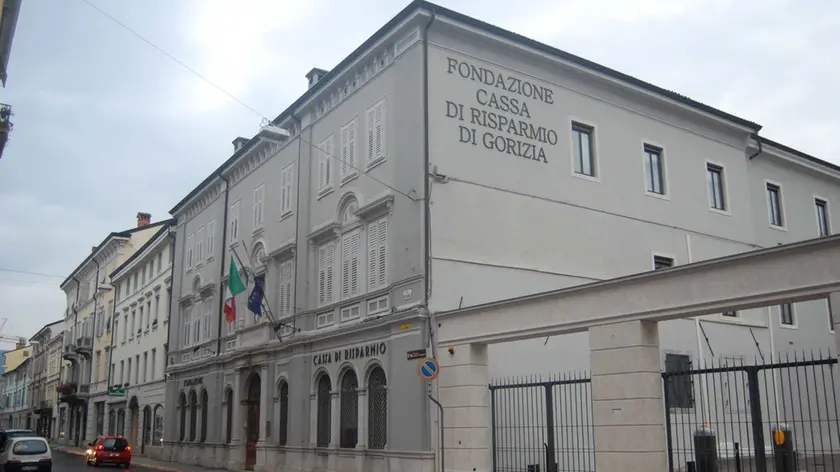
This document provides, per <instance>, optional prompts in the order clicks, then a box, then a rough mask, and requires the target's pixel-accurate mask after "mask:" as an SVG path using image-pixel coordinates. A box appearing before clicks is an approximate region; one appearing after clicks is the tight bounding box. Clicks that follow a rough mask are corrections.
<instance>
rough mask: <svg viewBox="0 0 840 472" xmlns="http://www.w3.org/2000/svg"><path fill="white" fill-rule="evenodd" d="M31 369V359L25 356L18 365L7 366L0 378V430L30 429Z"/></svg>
mask: <svg viewBox="0 0 840 472" xmlns="http://www.w3.org/2000/svg"><path fill="white" fill-rule="evenodd" d="M18 350H20V349H18ZM6 354H7V355H8V354H9V353H8V352H7V353H6ZM31 367H32V359H31V358H30V357H28V356H27V357H26V358H25V359H24V360H23V361H22V362H20V363H17V364H15V365H12V366H11V367H9V366H8V365H7V366H6V371H5V372H4V373H3V375H2V377H0V406H2V408H0V429H11V428H26V429H31V428H32V410H31V409H30V407H29V395H30V393H29V379H30V376H31V375H32V369H31Z"/></svg>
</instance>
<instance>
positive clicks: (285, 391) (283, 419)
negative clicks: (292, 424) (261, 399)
mask: <svg viewBox="0 0 840 472" xmlns="http://www.w3.org/2000/svg"><path fill="white" fill-rule="evenodd" d="M278 391H279V393H280V395H279V396H280V398H279V403H280V421H278V422H277V424H278V427H279V431H277V445H278V446H285V445H286V442H287V441H288V438H289V383H288V382H285V381H284V382H282V383H281V384H280V388H279V389H278Z"/></svg>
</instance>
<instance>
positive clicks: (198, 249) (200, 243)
mask: <svg viewBox="0 0 840 472" xmlns="http://www.w3.org/2000/svg"><path fill="white" fill-rule="evenodd" d="M202 249H204V226H202V227H201V228H198V231H196V232H195V264H196V265H198V264H200V263H201V258H202V257H203V256H204V252H203V251H202Z"/></svg>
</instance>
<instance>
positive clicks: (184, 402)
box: [178, 392, 187, 441]
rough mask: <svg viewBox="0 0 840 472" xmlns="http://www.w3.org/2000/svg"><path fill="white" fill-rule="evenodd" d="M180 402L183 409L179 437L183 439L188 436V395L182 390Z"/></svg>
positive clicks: (179, 405)
mask: <svg viewBox="0 0 840 472" xmlns="http://www.w3.org/2000/svg"><path fill="white" fill-rule="evenodd" d="M178 403H179V404H178V407H179V408H180V409H181V411H180V413H181V422H180V423H181V424H180V426H181V427H180V429H179V431H178V438H179V439H180V440H181V441H183V440H184V439H186V438H187V395H186V394H185V393H184V392H181V401H180V402H178Z"/></svg>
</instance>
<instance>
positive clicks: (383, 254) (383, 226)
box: [376, 218, 388, 287]
mask: <svg viewBox="0 0 840 472" xmlns="http://www.w3.org/2000/svg"><path fill="white" fill-rule="evenodd" d="M377 225H378V226H379V228H378V233H379V240H378V246H377V250H378V254H377V257H378V258H379V261H378V262H377V267H376V268H377V274H376V276H377V285H379V286H380V287H381V286H384V285H385V283H386V281H387V276H388V274H387V272H388V219H387V218H382V219H381V220H379V221H378V222H377Z"/></svg>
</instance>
